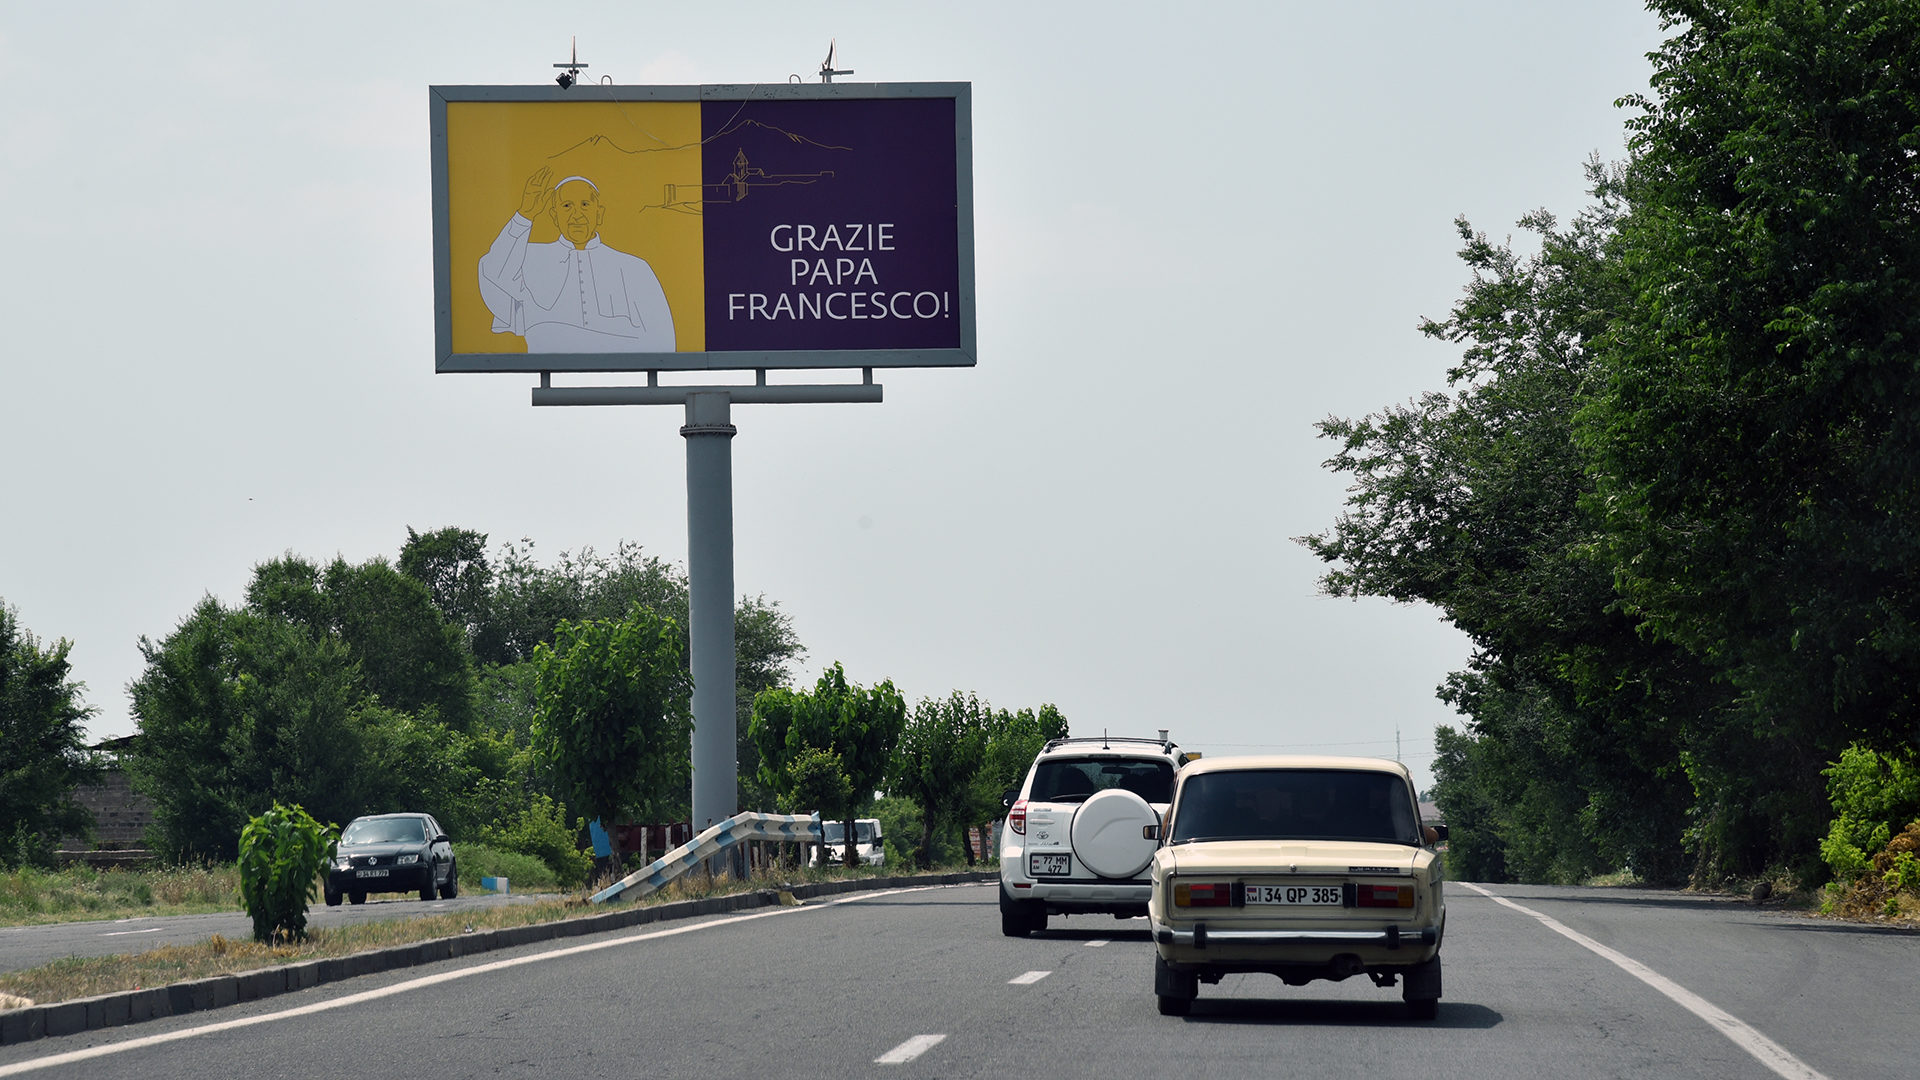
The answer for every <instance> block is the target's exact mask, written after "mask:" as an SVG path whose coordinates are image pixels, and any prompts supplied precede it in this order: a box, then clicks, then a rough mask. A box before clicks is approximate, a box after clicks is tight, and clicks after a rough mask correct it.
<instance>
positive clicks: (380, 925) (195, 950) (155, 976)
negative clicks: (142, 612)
mask: <svg viewBox="0 0 1920 1080" xmlns="http://www.w3.org/2000/svg"><path fill="white" fill-rule="evenodd" d="M965 869H968V868H967V867H957V866H948V867H936V868H934V869H933V870H931V871H928V872H929V873H954V872H958V871H961V870H965ZM890 873H891V871H886V870H878V869H875V870H865V871H862V870H854V871H848V870H845V869H842V868H832V869H817V868H808V867H803V868H798V869H786V870H777V871H772V872H760V873H756V874H754V875H752V876H751V877H749V878H748V879H746V880H744V881H736V880H732V879H729V878H726V877H721V878H716V879H713V880H707V879H704V878H701V877H699V876H696V875H689V876H687V877H684V878H681V879H680V880H679V881H676V882H674V883H672V884H670V885H668V886H667V887H666V888H664V889H662V890H660V891H659V892H657V893H654V894H653V895H652V896H649V897H646V898H645V899H643V900H640V901H638V902H637V903H639V904H641V905H647V906H651V905H655V904H665V903H671V902H673V901H676V900H696V899H700V898H703V897H707V896H722V895H729V894H732V893H740V892H751V891H753V890H756V889H770V888H784V887H787V886H790V885H795V884H802V883H806V882H816V881H838V880H843V879H846V878H852V877H885V876H888V875H889V874H890ZM604 884H605V882H604V881H603V882H600V883H597V885H596V887H598V886H599V885H604ZM587 895H589V893H585V892H583V893H575V894H567V895H556V896H555V897H554V898H553V899H550V900H541V901H537V902H535V903H531V904H509V905H504V906H500V907H489V908H478V909H474V910H470V911H458V912H451V913H445V914H439V915H422V916H416V917H411V918H399V919H393V920H388V921H382V922H371V923H356V924H353V925H349V926H339V927H324V928H318V929H314V930H313V931H311V932H310V933H309V934H308V936H307V938H306V940H304V941H296V942H280V943H274V944H265V943H262V942H257V941H252V940H236V939H232V938H225V937H221V936H219V935H217V934H216V935H214V936H213V937H211V938H209V939H208V940H206V941H203V942H200V943H198V944H195V945H170V946H164V947H162V948H158V949H151V950H148V951H147V952H142V953H123V954H119V955H115V956H93V957H80V956H74V957H68V958H66V959H64V960H56V961H54V962H53V963H51V964H46V965H44V966H41V967H37V968H28V969H25V970H22V971H12V972H7V973H5V974H0V1000H4V995H12V996H13V997H16V998H22V999H25V1000H26V1002H27V1003H37V1004H41V1005H47V1004H52V1003H54V1002H59V1001H71V1000H73V999H74V998H83V997H92V996H94V995H96V994H110V993H114V992H116V991H122V990H138V989H142V988H145V987H152V986H165V985H167V984H169V983H176V982H184V981H187V980H190V979H205V978H209V977H211V976H215V975H232V974H236V973H238V972H242V971H253V970H256V969H259V968H264V967H272V966H274V965H277V964H292V963H299V962H301V961H305V960H321V959H327V958H331V957H339V956H351V955H353V954H354V953H359V952H367V951H370V950H373V949H384V948H388V947H390V946H394V945H407V944H412V943H415V942H421V941H432V940H433V939H435V938H443V937H456V936H458V935H460V934H463V933H468V932H471V931H478V930H499V929H503V928H506V927H513V926H530V925H533V924H535V923H546V922H557V921H559V920H562V919H572V918H582V917H585V916H588V915H594V914H598V913H600V912H602V911H606V910H608V908H606V907H602V906H599V905H596V904H592V903H589V902H588V901H587V899H586V897H587ZM315 903H316V904H317V903H318V901H317V900H316V901H315ZM220 910H228V911H230V910H233V907H232V905H231V904H229V905H228V906H227V907H225V908H222V909H220ZM11 1007H18V1005H17V1004H16V1005H14V1006H11Z"/></svg>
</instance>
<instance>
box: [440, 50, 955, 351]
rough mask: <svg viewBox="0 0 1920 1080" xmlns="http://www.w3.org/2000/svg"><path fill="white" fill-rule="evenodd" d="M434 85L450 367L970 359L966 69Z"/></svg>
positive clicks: (443, 330) (444, 347) (443, 315)
mask: <svg viewBox="0 0 1920 1080" xmlns="http://www.w3.org/2000/svg"><path fill="white" fill-rule="evenodd" d="M428 96H429V104H430V107H431V123H432V135H433V147H432V152H433V246H434V252H433V274H434V369H435V370H436V371H649V370H725V369H753V368H850V367H941V366H967V365H971V364H973V363H974V319H973V316H974V291H973V289H974V282H973V206H972V196H973V190H972V188H973V177H972V148H971V140H972V130H971V129H972V120H971V91H970V88H969V86H968V84H966V83H902V84H864V85H863V84H850V83H835V84H822V85H796V84H780V85H775V86H750V87H749V86H654V87H632V86H606V85H592V84H587V83H582V84H579V85H576V86H574V87H572V88H571V89H561V88H558V87H520V86H514V87H493V86H435V87H430V88H429V90H428Z"/></svg>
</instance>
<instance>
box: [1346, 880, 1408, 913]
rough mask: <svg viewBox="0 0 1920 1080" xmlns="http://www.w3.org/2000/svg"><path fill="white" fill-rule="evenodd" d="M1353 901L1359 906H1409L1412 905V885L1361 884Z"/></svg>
mask: <svg viewBox="0 0 1920 1080" xmlns="http://www.w3.org/2000/svg"><path fill="white" fill-rule="evenodd" d="M1354 902H1355V903H1356V904H1357V905H1359V906H1360V907H1394V908H1410V907H1412V906H1413V886H1411V885H1361V886H1360V888H1359V890H1358V893H1357V895H1356V896H1355V897H1354Z"/></svg>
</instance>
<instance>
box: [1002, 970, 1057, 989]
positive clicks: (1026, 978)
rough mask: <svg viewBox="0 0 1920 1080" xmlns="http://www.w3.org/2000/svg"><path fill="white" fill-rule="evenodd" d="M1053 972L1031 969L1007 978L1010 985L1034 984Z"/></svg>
mask: <svg viewBox="0 0 1920 1080" xmlns="http://www.w3.org/2000/svg"><path fill="white" fill-rule="evenodd" d="M1051 974H1053V972H1051V971H1029V972H1027V973H1026V974H1025V975H1015V976H1014V977H1013V978H1011V979H1008V980H1007V984H1008V985H1009V986H1032V985H1033V984H1034V983H1037V982H1039V981H1040V980H1041V979H1044V978H1046V977H1047V976H1049V975H1051Z"/></svg>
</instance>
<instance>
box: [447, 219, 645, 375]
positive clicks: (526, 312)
mask: <svg viewBox="0 0 1920 1080" xmlns="http://www.w3.org/2000/svg"><path fill="white" fill-rule="evenodd" d="M532 231H533V222H531V221H529V220H527V219H526V218H524V217H522V216H520V215H519V214H515V215H513V217H511V218H509V219H507V224H506V227H505V228H503V229H501V230H500V235H499V236H497V237H495V238H494V241H493V246H492V247H491V248H488V249H487V253H486V254H485V255H483V256H481V257H480V295H481V296H482V297H484V298H485V299H486V302H487V309H488V310H489V311H491V312H493V332H494V333H496V334H519V335H520V336H521V337H524V338H526V339H527V351H528V352H552V353H583V352H672V351H673V312H672V311H671V310H670V309H669V308H668V307H667V294H666V293H665V292H664V291H662V290H661V288H660V279H659V278H658V277H656V276H655V275H654V272H653V267H651V266H648V265H647V261H646V260H645V259H641V258H638V257H636V256H633V255H629V254H627V253H626V252H624V251H615V250H614V249H612V248H610V247H608V246H607V245H605V244H603V243H601V242H600V236H599V234H598V233H596V234H594V237H593V239H591V240H589V241H587V246H586V247H584V248H575V247H574V246H573V242H572V241H570V240H567V239H564V238H562V239H559V240H555V241H553V242H552V243H547V244H530V243H528V242H527V237H528V236H529V235H530V234H531V233H532Z"/></svg>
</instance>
